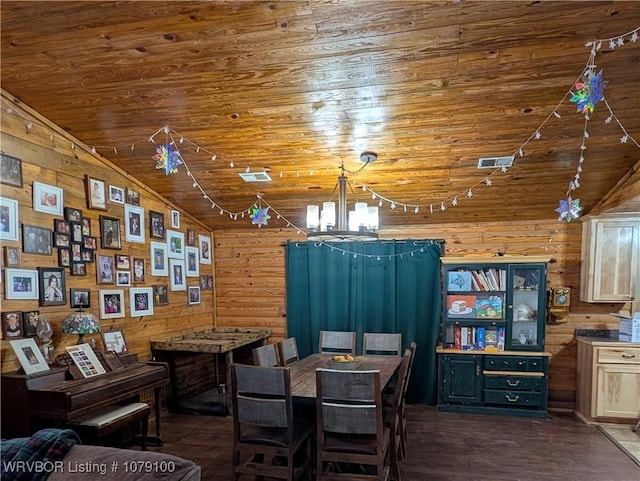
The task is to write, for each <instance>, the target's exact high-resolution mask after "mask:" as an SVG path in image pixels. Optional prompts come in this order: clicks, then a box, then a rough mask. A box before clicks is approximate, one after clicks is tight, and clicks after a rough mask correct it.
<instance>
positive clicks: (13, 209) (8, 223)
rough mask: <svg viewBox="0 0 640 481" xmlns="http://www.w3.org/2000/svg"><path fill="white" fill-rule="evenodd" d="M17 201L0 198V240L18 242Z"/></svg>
mask: <svg viewBox="0 0 640 481" xmlns="http://www.w3.org/2000/svg"><path fill="white" fill-rule="evenodd" d="M19 225H20V224H18V201H17V200H13V199H7V198H6V197H0V239H4V240H10V241H18V240H20V234H19V232H18V226H19Z"/></svg>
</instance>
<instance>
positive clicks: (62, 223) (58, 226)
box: [53, 219, 71, 235]
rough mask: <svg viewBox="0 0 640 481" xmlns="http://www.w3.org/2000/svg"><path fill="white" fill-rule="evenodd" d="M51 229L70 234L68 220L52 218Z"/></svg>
mask: <svg viewBox="0 0 640 481" xmlns="http://www.w3.org/2000/svg"><path fill="white" fill-rule="evenodd" d="M53 231H54V232H60V234H67V235H69V234H71V228H70V227H69V222H68V221H66V220H64V219H53Z"/></svg>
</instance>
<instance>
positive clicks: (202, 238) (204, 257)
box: [198, 234, 211, 264]
mask: <svg viewBox="0 0 640 481" xmlns="http://www.w3.org/2000/svg"><path fill="white" fill-rule="evenodd" d="M198 242H199V244H200V264H211V237H209V236H208V235H202V234H200V235H198Z"/></svg>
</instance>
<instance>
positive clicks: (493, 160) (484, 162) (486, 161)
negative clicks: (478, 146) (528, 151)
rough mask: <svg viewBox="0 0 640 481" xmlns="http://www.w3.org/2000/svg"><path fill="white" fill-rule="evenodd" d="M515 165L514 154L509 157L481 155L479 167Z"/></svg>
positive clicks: (492, 167) (491, 167) (490, 167)
mask: <svg viewBox="0 0 640 481" xmlns="http://www.w3.org/2000/svg"><path fill="white" fill-rule="evenodd" d="M512 165H513V155H510V156H508V157H480V158H479V159H478V169H495V168H497V167H511V166H512Z"/></svg>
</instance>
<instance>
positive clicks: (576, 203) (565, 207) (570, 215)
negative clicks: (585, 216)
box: [556, 197, 582, 222]
mask: <svg viewBox="0 0 640 481" xmlns="http://www.w3.org/2000/svg"><path fill="white" fill-rule="evenodd" d="M580 211H582V206H581V205H580V199H572V198H571V197H568V198H567V200H564V199H560V207H558V208H557V209H556V212H557V213H558V214H560V216H559V217H558V220H566V221H567V222H571V221H572V220H574V219H577V218H578V217H580Z"/></svg>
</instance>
